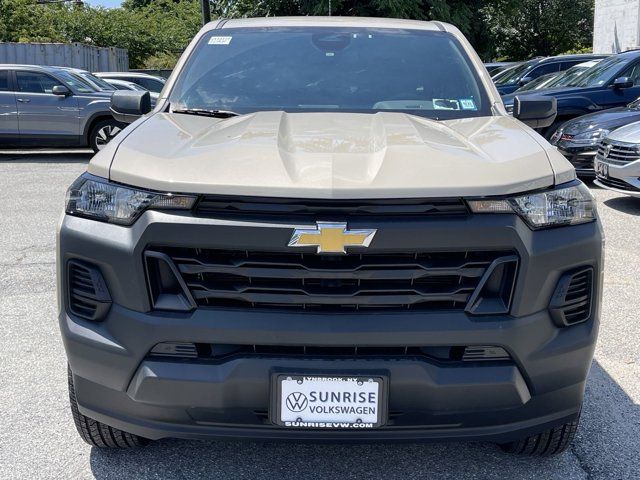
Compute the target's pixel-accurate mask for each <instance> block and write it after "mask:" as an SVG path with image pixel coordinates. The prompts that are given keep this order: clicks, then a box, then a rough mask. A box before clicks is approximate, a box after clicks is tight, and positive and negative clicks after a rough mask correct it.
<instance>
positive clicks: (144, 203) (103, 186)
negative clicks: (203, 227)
mask: <svg viewBox="0 0 640 480" xmlns="http://www.w3.org/2000/svg"><path fill="white" fill-rule="evenodd" d="M195 201H196V197H191V196H186V195H172V194H163V193H157V192H149V191H144V190H137V189H133V188H131V187H125V186H122V185H118V184H116V183H111V182H109V181H107V180H105V179H103V178H99V177H94V176H93V175H89V174H84V175H82V176H80V177H79V178H78V179H77V180H76V181H75V182H73V185H71V187H69V190H67V199H66V212H67V213H68V214H69V215H75V216H78V217H87V218H92V219H94V220H101V221H103V222H110V223H117V224H119V225H132V224H133V222H135V221H136V220H137V219H138V217H139V216H140V215H142V213H143V212H144V211H145V210H148V209H156V210H160V209H162V210H189V209H191V207H193V204H194V203H195Z"/></svg>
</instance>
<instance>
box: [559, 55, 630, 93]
mask: <svg viewBox="0 0 640 480" xmlns="http://www.w3.org/2000/svg"><path fill="white" fill-rule="evenodd" d="M630 61H631V58H630V57H628V56H621V55H614V56H612V57H609V58H605V59H604V60H602V61H601V62H599V63H598V64H597V65H594V66H593V67H591V68H589V69H587V71H585V72H583V73H582V75H580V76H578V78H576V79H575V80H573V81H572V82H570V83H568V84H567V86H569V87H599V86H601V85H604V84H605V83H608V82H609V81H611V80H612V79H613V77H614V76H615V74H616V73H617V72H618V71H619V70H620V69H621V68H622V67H624V66H625V65H627V64H628V63H629V62H630Z"/></svg>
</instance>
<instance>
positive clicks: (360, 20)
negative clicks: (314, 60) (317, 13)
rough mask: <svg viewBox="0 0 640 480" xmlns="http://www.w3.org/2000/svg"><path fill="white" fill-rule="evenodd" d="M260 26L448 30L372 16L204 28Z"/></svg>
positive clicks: (240, 21)
mask: <svg viewBox="0 0 640 480" xmlns="http://www.w3.org/2000/svg"><path fill="white" fill-rule="evenodd" d="M252 27H254V28H260V27H373V28H411V29H413V30H432V31H450V29H449V28H447V27H449V25H448V24H446V23H443V22H435V21H429V22H425V21H421V20H405V19H400V18H374V17H311V16H310V17H259V18H234V19H230V20H224V19H222V20H216V21H213V22H211V23H209V24H207V26H206V27H205V28H208V29H209V30H214V29H216V28H222V29H224V28H252Z"/></svg>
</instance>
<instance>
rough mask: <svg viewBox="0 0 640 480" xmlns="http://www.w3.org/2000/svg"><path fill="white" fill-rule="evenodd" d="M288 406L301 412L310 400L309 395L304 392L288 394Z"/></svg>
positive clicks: (294, 410)
mask: <svg viewBox="0 0 640 480" xmlns="http://www.w3.org/2000/svg"><path fill="white" fill-rule="evenodd" d="M285 403H286V405H287V408H288V409H289V411H291V412H301V411H303V410H304V409H305V408H307V405H308V404H309V400H307V396H306V395H305V394H304V393H302V392H293V393H290V394H289V395H288V396H287V400H286V401H285Z"/></svg>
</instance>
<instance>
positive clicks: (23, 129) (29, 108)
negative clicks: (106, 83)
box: [0, 65, 123, 152]
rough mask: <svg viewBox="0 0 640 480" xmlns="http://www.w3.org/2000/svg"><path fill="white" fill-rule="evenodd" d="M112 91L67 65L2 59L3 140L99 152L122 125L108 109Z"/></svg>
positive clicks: (0, 120) (0, 125)
mask: <svg viewBox="0 0 640 480" xmlns="http://www.w3.org/2000/svg"><path fill="white" fill-rule="evenodd" d="M112 94H113V92H100V91H96V89H95V88H94V87H92V86H91V85H90V84H89V83H88V82H86V81H84V80H83V79H82V78H81V77H79V76H77V75H74V74H73V73H72V72H70V71H68V70H67V69H65V68H60V67H44V66H35V65H0V143H1V144H2V145H3V146H4V145H6V146H46V147H49V146H69V147H86V146H90V147H91V148H92V149H93V150H94V151H96V152H97V151H99V150H101V149H102V148H103V147H104V146H105V145H106V144H107V143H108V142H109V141H110V140H111V139H112V138H113V137H114V136H115V135H117V134H118V133H119V132H120V130H121V129H122V127H123V125H122V124H121V123H119V122H117V121H116V120H115V119H114V118H113V116H112V115H111V112H110V110H109V107H110V105H111V95H112Z"/></svg>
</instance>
